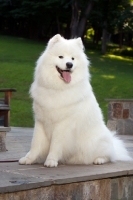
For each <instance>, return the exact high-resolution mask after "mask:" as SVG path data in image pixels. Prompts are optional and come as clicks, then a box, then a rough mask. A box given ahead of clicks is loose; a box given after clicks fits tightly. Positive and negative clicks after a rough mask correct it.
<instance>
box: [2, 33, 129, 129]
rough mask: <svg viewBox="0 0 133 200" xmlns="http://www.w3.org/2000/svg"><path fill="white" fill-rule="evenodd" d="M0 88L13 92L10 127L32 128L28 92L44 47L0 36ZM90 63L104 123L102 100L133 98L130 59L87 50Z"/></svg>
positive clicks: (92, 81)
mask: <svg viewBox="0 0 133 200" xmlns="http://www.w3.org/2000/svg"><path fill="white" fill-rule="evenodd" d="M0 46H1V47H2V48H0V87H1V88H16V89H17V92H16V93H13V96H12V99H11V126H22V127H33V125H34V120H33V113H32V100H31V99H30V96H29V88H30V85H31V83H32V80H33V73H34V67H35V62H36V60H37V58H38V56H39V55H40V54H41V52H42V51H43V50H44V48H45V44H43V43H38V42H33V41H30V40H25V39H23V38H13V37H4V36H0ZM86 52H87V55H88V57H89V59H90V61H91V67H90V72H91V74H92V78H91V83H92V86H93V90H94V92H95V95H96V98H97V100H98V102H99V104H100V107H101V108H102V111H103V114H104V117H105V119H107V102H106V101H105V98H133V78H132V75H133V59H128V58H124V57H121V56H115V55H112V54H108V55H106V56H101V55H100V54H99V53H98V52H97V51H96V50H95V51H92V50H87V51H86Z"/></svg>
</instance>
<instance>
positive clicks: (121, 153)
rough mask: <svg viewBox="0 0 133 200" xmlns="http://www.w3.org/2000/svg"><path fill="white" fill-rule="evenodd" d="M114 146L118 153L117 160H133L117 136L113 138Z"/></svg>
mask: <svg viewBox="0 0 133 200" xmlns="http://www.w3.org/2000/svg"><path fill="white" fill-rule="evenodd" d="M113 144H114V149H115V153H116V160H121V161H131V160H133V159H132V158H131V156H130V155H129V153H128V151H127V149H126V147H125V144H124V142H123V141H122V140H120V139H119V138H118V137H117V136H116V135H114V136H113Z"/></svg>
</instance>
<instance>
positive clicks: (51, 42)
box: [48, 34, 61, 48]
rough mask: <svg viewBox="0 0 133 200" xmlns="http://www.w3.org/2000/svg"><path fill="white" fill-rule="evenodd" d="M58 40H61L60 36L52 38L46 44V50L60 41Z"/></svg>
mask: <svg viewBox="0 0 133 200" xmlns="http://www.w3.org/2000/svg"><path fill="white" fill-rule="evenodd" d="M60 39H61V35H60V34H57V35H55V36H54V37H52V38H51V39H50V40H49V42H48V48H51V47H52V46H53V45H54V44H55V43H57V42H58V41H60Z"/></svg>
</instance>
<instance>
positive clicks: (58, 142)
mask: <svg viewBox="0 0 133 200" xmlns="http://www.w3.org/2000/svg"><path fill="white" fill-rule="evenodd" d="M62 135H63V134H62V130H61V129H60V128H58V129H56V130H54V132H53V134H52V138H51V144H50V150H49V154H48V156H47V159H46V161H45V163H44V166H46V167H57V165H58V161H59V160H61V158H62V150H63V140H64V139H63V137H62Z"/></svg>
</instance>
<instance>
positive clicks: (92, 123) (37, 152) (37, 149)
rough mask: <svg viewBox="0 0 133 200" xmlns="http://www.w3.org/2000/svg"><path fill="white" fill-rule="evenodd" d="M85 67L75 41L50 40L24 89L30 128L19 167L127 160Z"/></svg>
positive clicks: (83, 58) (81, 52) (77, 41)
mask: <svg viewBox="0 0 133 200" xmlns="http://www.w3.org/2000/svg"><path fill="white" fill-rule="evenodd" d="M67 63H69V64H68V65H67ZM88 65H89V61H88V59H87V57H86V55H85V53H84V47H83V44H82V41H81V39H80V38H77V39H70V40H66V39H64V38H63V37H61V36H60V35H59V34H58V35H55V36H54V37H53V38H52V39H50V41H49V43H48V45H47V48H46V50H45V51H44V52H43V54H42V55H41V56H40V58H39V59H38V61H37V66H36V69H35V76H34V82H33V84H32V86H31V89H30V93H31V96H32V98H33V110H34V113H35V127H34V134H33V139H32V144H31V149H30V151H29V152H28V153H27V154H26V156H25V157H23V158H21V159H20V160H19V163H20V164H33V163H44V165H45V166H47V167H56V166H57V165H58V163H63V164H86V165H88V164H92V163H94V164H103V163H106V162H110V161H111V162H112V161H116V160H123V161H127V160H131V157H130V156H129V155H128V152H127V150H126V148H125V147H124V144H123V142H122V141H121V140H120V139H118V138H117V137H116V135H115V134H114V133H112V132H111V131H110V130H109V129H108V128H107V127H106V125H105V124H104V121H103V116H102V113H101V110H100V108H99V105H98V103H97V101H96V98H95V96H94V93H93V91H92V87H91V85H90V82H89V79H90V74H89V71H88ZM68 67H69V69H68ZM63 71H64V72H66V74H67V75H63V74H62V72H63Z"/></svg>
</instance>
